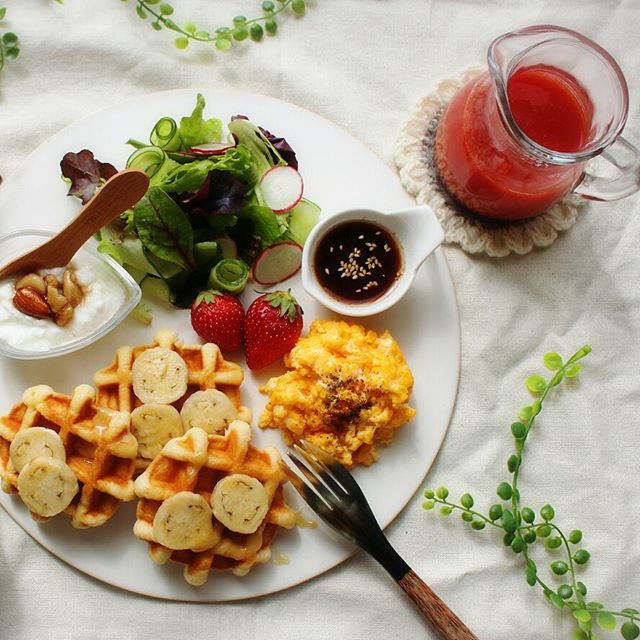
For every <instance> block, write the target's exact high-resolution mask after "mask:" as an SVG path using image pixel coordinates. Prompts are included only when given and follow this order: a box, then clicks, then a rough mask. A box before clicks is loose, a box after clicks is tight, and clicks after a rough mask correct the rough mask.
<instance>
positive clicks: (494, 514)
mask: <svg viewBox="0 0 640 640" xmlns="http://www.w3.org/2000/svg"><path fill="white" fill-rule="evenodd" d="M501 516H502V505H501V504H492V505H491V508H490V509H489V520H491V521H492V522H493V521H495V520H497V519H498V518H500V517H501Z"/></svg>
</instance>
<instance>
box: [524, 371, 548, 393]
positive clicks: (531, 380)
mask: <svg viewBox="0 0 640 640" xmlns="http://www.w3.org/2000/svg"><path fill="white" fill-rule="evenodd" d="M546 388H547V381H546V380H545V379H544V378H543V377H542V376H541V375H538V374H537V373H535V374H534V375H532V376H529V377H528V378H527V389H529V391H531V393H542V392H543V391H544V390H545V389H546Z"/></svg>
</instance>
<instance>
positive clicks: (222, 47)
mask: <svg viewBox="0 0 640 640" xmlns="http://www.w3.org/2000/svg"><path fill="white" fill-rule="evenodd" d="M231 46H232V43H231V40H229V38H226V37H218V38H216V41H215V47H216V49H217V50H218V51H228V50H229V49H231Z"/></svg>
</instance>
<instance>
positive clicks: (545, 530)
mask: <svg viewBox="0 0 640 640" xmlns="http://www.w3.org/2000/svg"><path fill="white" fill-rule="evenodd" d="M537 533H538V535H539V536H540V537H541V538H547V537H548V536H550V535H551V527H550V526H549V525H548V524H541V525H540V526H539V527H538V530H537Z"/></svg>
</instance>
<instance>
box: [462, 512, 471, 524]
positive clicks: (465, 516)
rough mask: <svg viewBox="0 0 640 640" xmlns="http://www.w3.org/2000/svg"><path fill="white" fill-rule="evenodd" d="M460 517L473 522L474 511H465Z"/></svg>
mask: <svg viewBox="0 0 640 640" xmlns="http://www.w3.org/2000/svg"><path fill="white" fill-rule="evenodd" d="M460 517H461V518H462V519H463V520H464V521H465V522H473V513H469V512H468V511H463V512H462V513H461V514H460Z"/></svg>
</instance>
